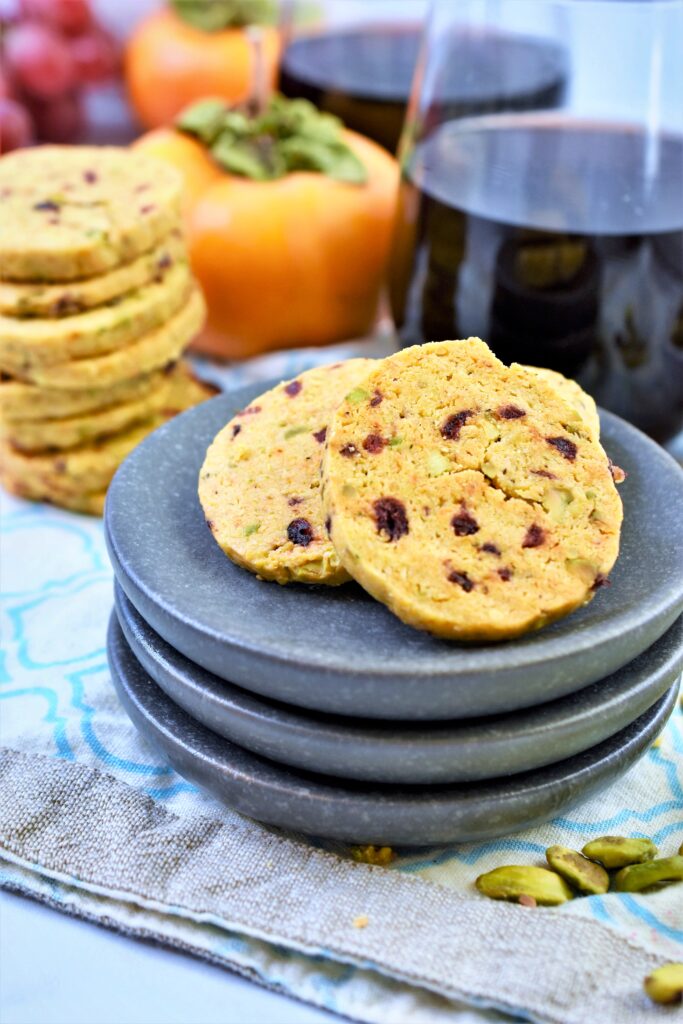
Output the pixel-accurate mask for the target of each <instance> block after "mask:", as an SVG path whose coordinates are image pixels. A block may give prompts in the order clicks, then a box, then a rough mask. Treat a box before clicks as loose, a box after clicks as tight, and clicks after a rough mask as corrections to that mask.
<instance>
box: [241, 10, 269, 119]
mask: <svg viewBox="0 0 683 1024" xmlns="http://www.w3.org/2000/svg"><path fill="white" fill-rule="evenodd" d="M245 33H246V36H247V39H248V40H249V45H250V46H251V52H252V76H251V92H250V94H249V96H248V97H247V109H248V111H249V113H250V114H251V115H252V116H253V117H256V116H258V115H259V114H261V113H263V111H264V110H265V108H266V104H267V102H268V91H269V90H268V74H267V69H266V59H265V52H264V33H263V26H262V25H247V27H246V29H245Z"/></svg>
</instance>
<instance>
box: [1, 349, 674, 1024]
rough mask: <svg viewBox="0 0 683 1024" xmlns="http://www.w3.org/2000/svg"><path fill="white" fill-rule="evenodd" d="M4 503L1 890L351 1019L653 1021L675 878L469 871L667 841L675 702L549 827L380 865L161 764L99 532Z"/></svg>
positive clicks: (279, 365)
mask: <svg viewBox="0 0 683 1024" xmlns="http://www.w3.org/2000/svg"><path fill="white" fill-rule="evenodd" d="M357 354H358V351H357V350H355V351H352V350H351V349H350V348H349V347H348V346H347V347H345V348H344V349H343V350H341V349H340V348H339V347H337V348H336V349H329V350H327V351H326V352H325V353H324V355H322V354H320V353H288V354H287V355H286V356H274V357H269V358H268V359H265V360H262V361H260V362H259V363H256V364H247V365H246V366H244V367H242V368H241V369H240V371H239V372H235V371H231V370H226V371H223V381H222V382H223V384H224V386H226V387H230V386H238V385H241V384H244V383H246V382H247V380H249V379H251V380H255V379H258V378H259V377H262V378H263V379H267V378H272V377H274V376H278V375H280V376H282V377H289V376H292V375H294V374H297V373H300V372H301V371H302V370H304V369H306V368H308V367H309V366H311V365H313V363H314V361H315V360H316V359H318V360H320V359H321V358H324V359H325V360H326V361H330V362H332V361H334V360H336V359H338V358H339V357H340V355H342V356H344V357H345V356H347V355H357ZM363 354H376V353H368V352H367V350H365V351H364V352H363ZM205 370H206V367H205ZM3 500H4V508H3V510H2V534H1V537H0V543H1V545H2V604H1V615H2V632H3V637H4V639H5V645H4V654H3V659H2V661H0V718H1V721H2V744H3V748H2V751H1V752H0V885H2V886H3V887H6V888H8V889H11V890H14V891H17V892H20V893H24V894H26V895H28V896H31V897H33V898H35V899H38V900H41V901H43V902H45V903H47V904H49V905H51V906H53V907H55V908H56V909H61V910H63V911H67V912H69V913H72V914H76V915H80V916H81V917H83V918H86V919H89V920H95V921H99V922H101V923H103V924H106V925H107V926H109V927H112V928H116V929H118V930H120V931H122V932H124V933H127V934H130V935H132V936H145V937H149V938H153V939H155V940H156V941H159V942H161V943H165V944H167V945H169V946H172V947H175V948H179V949H182V950H185V951H186V952H188V953H191V954H194V955H197V956H200V957H203V958H205V959H207V960H209V961H211V962H213V963H215V964H217V965H219V966H222V967H225V968H228V969H230V970H233V971H236V972H239V973H240V974H242V975H245V976H246V977H249V978H251V979H252V980H254V981H256V982H259V983H260V984H262V985H265V986H267V987H269V988H272V989H275V990H278V991H281V992H283V993H287V994H290V995H293V996H296V997H298V998H299V999H303V1000H305V1001H307V1002H310V1003H312V1004H315V1005H317V1006H320V1007H324V1008H325V1009H328V1010H330V1011H333V1012H336V1013H338V1014H341V1015H342V1016H345V1017H347V1018H351V1019H354V1020H358V1021H367V1022H378V1024H379V1022H381V1024H389V1022H390V1024H409V1022H410V1024H422V1022H435V1024H436V1022H446V1021H448V1022H456V1024H474V1022H483V1021H492V1020H495V1021H502V1020H508V1019H510V1018H516V1019H519V1018H521V1019H524V1020H531V1021H539V1022H552V1024H585V1022H586V1021H600V1022H601V1024H643V1022H647V1021H650V1020H652V1021H658V1020H660V1019H662V1014H663V1013H664V1012H665V1011H663V1010H662V1009H661V1008H659V1007H657V1006H655V1005H654V1004H653V1003H651V1002H650V1000H649V999H648V997H647V995H646V994H645V992H644V991H643V980H644V978H645V977H646V976H647V975H648V974H650V973H651V972H652V971H653V970H654V969H655V968H657V967H658V966H659V965H661V964H663V963H665V962H667V961H671V960H674V961H675V960H678V961H680V960H683V885H681V884H678V885H672V886H668V887H665V888H662V889H660V890H658V891H651V892H648V893H647V894H646V895H642V894H639V893H633V892H623V893H622V892H610V893H607V894H606V895H590V896H586V897H585V898H581V899H574V900H570V901H569V902H567V903H563V904H562V905H561V906H558V907H540V906H539V907H534V906H523V905H518V904H513V903H505V902H498V901H494V900H490V899H487V898H486V896H484V895H482V894H481V893H480V892H478V891H477V889H476V888H475V886H474V880H475V878H476V877H477V876H480V875H481V874H483V873H485V872H488V871H490V870H492V869H494V868H497V867H499V866H500V865H502V864H509V863H517V864H529V865H540V864H542V863H544V861H545V851H546V849H547V848H548V847H551V846H553V847H558V848H559V847H569V848H571V849H580V848H581V847H582V846H584V844H586V843H588V842H589V841H590V840H591V839H595V838H597V837H599V836H603V835H605V834H620V835H625V836H634V837H642V838H649V839H651V840H653V841H654V842H655V843H656V844H657V845H658V847H659V849H660V856H667V855H668V853H669V852H671V853H675V852H676V851H677V850H678V848H679V846H680V844H681V842H682V841H683V714H682V713H681V709H680V707H678V708H677V710H676V711H675V712H674V715H673V717H672V719H671V721H670V722H669V724H668V726H667V728H666V730H665V732H664V733H663V735H662V736H661V737H660V739H659V741H658V742H657V744H656V745H655V746H654V747H653V748H652V749H651V750H650V751H649V752H648V754H647V755H646V756H645V757H644V758H643V759H642V760H641V761H640V762H639V763H638V764H637V765H636V766H635V767H634V768H632V769H631V770H630V771H629V772H628V773H627V775H626V776H625V777H624V778H622V779H620V780H619V781H617V782H616V783H614V784H612V785H611V786H610V787H609V788H608V789H607V790H605V791H603V792H602V793H600V794H599V795H598V796H593V797H591V798H589V799H586V800H584V801H583V802H582V803H580V804H579V805H577V806H576V807H574V808H573V810H572V811H571V812H570V813H567V814H565V815H564V816H563V817H561V818H557V819H555V820H553V821H551V822H548V823H547V824H545V825H542V826H539V827H536V828H532V829H528V830H526V831H524V832H520V833H516V834H515V835H512V836H509V837H506V838H503V839H498V840H496V841H489V842H483V843H466V844H462V845H459V846H453V847H449V848H447V849H443V848H440V849H428V850H422V851H420V852H419V853H415V852H414V851H401V850H398V851H396V853H397V857H396V859H395V860H393V862H392V863H391V864H390V865H389V866H381V865H373V864H367V863H359V862H357V861H356V860H354V859H353V857H352V855H351V852H350V851H349V849H348V848H345V847H341V846H337V845H335V844H331V843H326V844H321V843H318V842H314V841H311V840H310V839H307V838H304V837H300V836H294V835H285V834H283V833H281V832H278V831H276V830H275V829H270V828H267V827H264V826H261V825H259V824H257V823H255V822H253V821H250V820H248V819H246V818H243V817H241V816H240V815H238V814H236V813H233V812H231V811H229V810H227V809H226V808H224V807H222V806H221V805H220V804H218V803H217V802H216V801H215V800H213V799H212V798H211V797H209V796H207V795H205V794H203V793H202V792H201V791H199V790H198V789H197V788H196V787H195V786H193V785H191V784H189V783H188V782H186V781H184V780H183V779H182V778H181V777H180V776H178V775H176V774H175V773H174V772H173V770H172V769H171V768H169V767H168V765H167V764H165V763H164V762H163V761H162V759H161V758H160V756H159V755H158V754H157V753H156V751H155V750H154V749H153V748H151V747H150V746H149V745H148V744H147V743H146V741H144V740H143V739H142V738H141V737H140V736H139V735H138V733H137V732H136V730H135V728H134V727H133V725H132V724H131V722H130V721H129V719H128V717H127V715H126V714H125V712H124V711H123V709H122V707H121V706H120V704H119V702H118V699H117V697H116V694H115V692H114V689H113V687H112V684H111V680H110V677H109V671H108V667H107V661H106V656H105V649H104V648H105V634H106V627H107V621H108V618H109V614H110V611H111V606H112V581H113V576H112V571H111V568H110V566H109V562H108V558H107V554H106V549H105V544H104V539H103V535H102V527H101V523H100V522H99V521H97V520H92V519H89V518H85V517H81V516H76V515H72V514H69V513H67V512H63V511H60V510H57V509H53V508H50V507H48V506H38V505H31V504H28V503H25V502H22V501H19V500H16V499H13V498H12V499H10V498H4V499H3ZM65 837H67V838H68V842H65V841H64V840H65ZM557 856H560V854H557Z"/></svg>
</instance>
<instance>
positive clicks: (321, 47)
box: [280, 24, 566, 152]
mask: <svg viewBox="0 0 683 1024" xmlns="http://www.w3.org/2000/svg"><path fill="white" fill-rule="evenodd" d="M420 38H421V27H420V26H419V25H410V24H407V25H406V24H402V25H390V24H384V25H383V24H370V25H366V26H353V27H349V28H339V29H336V30H329V31H325V32H321V33H320V34H317V35H307V36H301V37H300V38H295V39H294V40H293V41H292V42H291V43H290V44H289V46H287V48H286V49H285V53H284V56H283V59H282V66H281V71H280V89H281V90H282V92H283V93H284V94H285V95H286V96H291V97H296V96H299V97H303V98H304V99H308V100H311V101H312V102H313V103H315V104H316V106H318V107H320V108H321V109H323V110H327V111H329V112H330V113H332V114H336V115H337V116H338V117H341V118H342V120H343V121H344V122H345V124H346V126H347V127H348V128H352V129H354V130H355V131H358V132H361V133H362V134H364V135H368V136H370V138H372V139H375V141H376V142H379V143H380V144H381V145H383V146H385V147H386V148H387V149H389V150H391V151H392V152H394V151H395V150H396V147H397V145H398V141H399V137H400V134H401V129H402V126H403V120H404V117H405V112H406V105H407V102H408V96H409V94H410V88H411V83H412V80H413V73H414V71H415V66H416V63H417V59H418V53H419V47H420ZM454 45H455V46H456V47H457V53H458V66H457V68H453V69H451V74H450V76H449V75H448V74H447V76H446V80H445V82H444V84H443V94H444V101H443V103H444V106H445V110H446V113H447V115H448V116H449V117H462V116H471V115H474V114H481V113H484V112H486V111H493V110H533V109H539V108H547V107H555V106H557V105H558V104H559V102H560V101H561V99H562V97H563V95H564V87H565V77H566V66H565V65H566V61H565V55H564V52H563V51H562V50H561V49H560V47H558V46H556V45H555V44H554V43H551V42H547V41H544V40H540V39H532V38H530V37H527V36H524V35H521V34H513V33H506V32H499V31H494V30H491V29H480V30H477V31H472V30H465V29H463V30H461V31H460V32H459V33H458V38H457V40H456V41H455V43H454ZM442 113H443V111H442Z"/></svg>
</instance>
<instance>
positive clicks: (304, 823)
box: [108, 615, 678, 846]
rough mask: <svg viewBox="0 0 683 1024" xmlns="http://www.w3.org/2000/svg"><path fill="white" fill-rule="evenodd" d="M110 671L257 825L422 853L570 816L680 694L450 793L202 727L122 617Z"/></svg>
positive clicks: (179, 759) (200, 780)
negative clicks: (361, 774)
mask: <svg viewBox="0 0 683 1024" xmlns="http://www.w3.org/2000/svg"><path fill="white" fill-rule="evenodd" d="M108 656H109V665H110V668H111V671H112V678H113V680H114V684H115V686H116V689H117V691H118V694H119V697H120V698H121V700H122V702H123V705H124V707H125V709H126V711H127V712H128V714H129V715H130V717H131V719H132V721H133V722H134V723H135V725H136V726H137V727H138V729H140V731H141V732H142V733H143V734H144V735H145V736H146V737H147V738H148V739H149V740H150V741H151V742H152V743H153V744H154V745H155V746H157V747H158V748H159V749H160V750H161V751H162V752H163V754H164V755H165V757H166V758H167V759H168V760H169V762H170V763H171V764H172V765H173V767H174V768H175V769H176V771H178V772H179V773H180V774H181V775H184V776H185V777H186V778H188V779H190V780H191V781H192V782H195V783H196V784H197V785H199V786H203V787H204V788H205V789H207V790H209V791H210V792H211V793H213V794H214V796H216V797H218V798H219V799H220V800H222V801H223V802H224V803H226V804H228V806H230V807H232V808H234V809H235V810H237V811H240V812H241V813H242V814H247V815H249V817H251V818H256V819H257V820H259V821H264V822H267V823H268V824H270V825H278V826H281V827H283V828H287V829H290V830H295V831H300V832H307V833H309V834H313V835H317V836H323V837H325V838H329V839H338V840H342V841H345V842H352V843H353V842H356V843H379V844H385V843H386V844H389V845H397V846H398V845H411V846H413V845H414V846H424V845H432V844H434V843H450V842H465V841H467V840H475V839H488V838H493V837H495V836H501V835H507V834H508V833H510V832H514V831H517V830H518V829H522V828H527V827H528V826H530V825H535V824H537V823H538V822H541V821H545V820H547V819H549V818H553V817H555V816H556V815H558V814H560V813H562V812H563V811H564V810H566V808H567V807H569V806H571V804H573V803H575V802H576V801H577V800H578V799H579V798H581V797H583V796H587V795H588V794H589V793H591V792H594V791H595V790H597V789H600V788H602V787H603V786H605V785H607V784H608V783H609V782H610V781H611V780H612V779H614V778H615V777H616V776H618V775H621V774H622V773H623V772H625V771H626V770H627V769H628V768H630V767H631V765H632V764H633V763H634V762H635V761H637V759H638V758H639V757H640V756H641V755H642V754H643V753H645V751H646V750H647V748H648V747H649V745H650V744H651V743H652V741H653V740H654V739H655V737H656V736H657V735H658V734H659V732H660V731H661V729H662V728H663V726H664V724H665V722H666V720H667V718H668V717H669V715H670V713H671V711H672V710H673V708H674V706H675V701H676V697H677V693H678V687H677V686H674V687H672V688H671V690H670V691H669V692H668V693H667V694H666V695H665V696H664V697H662V698H661V699H660V700H659V701H658V702H657V704H655V705H654V707H653V708H651V709H650V710H649V711H646V712H645V714H644V715H642V716H641V717H640V718H639V719H638V720H637V721H636V722H634V723H633V725H630V726H629V727H628V728H626V729H624V730H623V731H622V732H620V733H617V735H616V736H613V737H612V738H611V739H609V740H605V742H604V743H601V744H599V745H598V746H596V747H592V748H591V749H590V750H587V751H586V752H585V753H583V754H578V755H577V756H576V757H572V758H569V759H568V760H565V761H560V762H559V763H558V764H555V765H552V766H550V767H546V768H540V769H537V770H536V771H533V772H524V774H522V775H514V776H512V777H511V778H506V779H493V780H491V781H488V782H478V783H474V782H468V783H461V784H459V785H450V786H432V787H427V786H400V787H399V786H380V785H378V784H368V783H359V782H341V781H340V782H337V781H333V780H332V779H330V778H326V777H324V776H321V775H314V774H313V773H311V772H304V771H301V770H295V769H293V768H286V767H283V766H282V765H278V764H276V763H275V762H274V761H268V760H266V759H265V758H262V757H259V756H257V755H256V754H252V753H250V752H249V751H247V750H244V749H243V748H242V747H238V746H237V745H236V744H234V743H230V742H229V741H228V740H226V739H223V737H221V736H217V735H216V734H215V733H213V732H211V731H210V730H209V729H206V728H205V727H204V726H203V725H199V724H198V723H197V722H195V721H194V720H193V719H192V718H190V717H189V715H187V714H186V713H185V712H184V711H182V710H181V709H180V708H179V707H177V705H175V704H174V703H173V702H172V701H171V700H169V698H168V697H167V696H166V694H165V693H164V692H163V691H162V690H161V689H160V688H159V687H158V686H156V685H155V684H154V683H153V682H152V680H151V679H150V678H149V675H148V674H147V672H145V670H144V669H143V668H142V666H141V665H140V663H139V662H138V661H137V660H136V658H135V657H134V656H133V654H132V652H131V650H130V648H129V647H128V644H127V643H126V641H125V639H124V637H123V634H122V633H121V629H120V626H119V624H118V621H117V619H116V616H115V615H112V620H111V623H110V627H109V636H108Z"/></svg>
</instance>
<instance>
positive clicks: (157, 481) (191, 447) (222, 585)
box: [105, 385, 683, 720]
mask: <svg viewBox="0 0 683 1024" xmlns="http://www.w3.org/2000/svg"><path fill="white" fill-rule="evenodd" d="M263 386H264V387H265V386H266V385H263ZM256 393H257V389H256V388H253V387H251V388H248V389H243V390H241V391H236V392H232V393H230V394H227V395H221V396H219V397H218V398H215V399H213V400H212V401H210V402H206V403H204V404H203V405H200V406H199V407H198V408H196V409H192V410H190V411H189V412H187V413H184V414H183V415H182V416H178V417H177V418H176V419H174V420H172V421H171V422H170V423H168V424H167V425H165V426H163V427H161V429H159V430H157V431H156V432H155V433H154V434H152V435H151V436H150V437H149V438H147V439H146V440H145V441H144V442H143V443H142V444H141V445H140V446H139V447H138V448H136V450H135V451H134V452H133V453H132V455H131V456H129V458H128V459H126V461H125V463H124V464H123V466H122V467H121V468H120V469H119V471H118V472H117V474H116V476H115V478H114V481H113V483H112V484H111V487H110V489H109V494H108V496H107V507H106V513H105V522H106V533H107V538H108V544H109V551H110V555H111V558H112V562H113V564H114V569H115V571H116V573H117V576H118V578H119V581H120V583H121V585H122V586H123V589H124V590H125V591H126V593H127V595H128V597H129V598H130V599H131V601H132V602H133V604H134V605H135V606H136V608H137V609H138V611H139V612H140V613H141V614H142V616H143V617H144V618H145V619H146V621H147V622H149V623H150V625H151V626H152V627H153V628H154V629H155V630H156V631H157V632H158V633H159V634H160V635H161V636H162V637H163V638H164V640H166V641H167V642H168V643H170V644H172V646H173V647H175V648H176V649H177V650H179V651H181V652H182V653H183V654H184V655H186V656H187V657H188V658H190V659H191V660H192V661H194V662H196V663H197V664H199V665H201V666H202V667H203V668H206V669H208V670H209V671H211V672H213V673H215V674H216V675H218V676H220V677H221V678H224V679H228V680H230V681H232V682H234V683H237V684H238V685H239V686H242V687H244V688H246V689H249V690H252V691H254V692H256V693H261V694H263V695H264V696H267V697H271V698H273V699H275V700H280V701H283V702H285V703H287V704H296V705H299V706H302V707H308V708H313V709H315V710H318V711H326V712H332V713H336V714H342V715H358V716H365V717H370V718H383V719H387V718H395V719H411V720H414V719H422V720H426V719H437V718H461V717H471V716H475V715H486V714H494V713H497V712H501V711H509V710H514V709H518V708H523V707H530V706H532V705H534V704H539V703H543V702H545V701H549V700H553V699H555V698H557V697H561V696H564V695H565V694H567V693H572V692H574V691H576V690H579V689H580V688H581V687H582V686H586V685H588V684H589V683H593V682H595V681H596V680H597V679H601V678H603V677H604V676H607V675H610V674H611V673H612V672H614V671H616V669H618V668H620V667H621V666H622V665H625V664H627V663H628V662H629V661H631V660H632V659H633V658H635V657H636V656H637V655H638V654H640V653H641V652H642V651H644V650H645V649H646V648H647V647H649V646H650V645H651V644H653V643H654V642H655V640H657V639H658V638H659V637H660V636H662V634H663V633H665V632H666V630H667V629H668V628H669V626H670V625H671V624H672V623H673V622H674V620H675V619H677V618H678V616H679V615H680V613H681V611H683V517H682V516H681V515H680V509H681V507H682V506H683V473H682V472H681V470H680V469H679V467H678V466H677V465H676V463H675V462H674V461H673V459H672V458H671V457H670V456H668V455H667V454H666V453H665V452H664V451H663V450H662V449H661V448H660V447H659V446H658V445H656V444H654V442H652V441H650V440H649V439H648V438H646V437H645V436H644V435H643V434H641V433H640V432H639V431H637V430H636V429H635V428H633V427H631V426H629V425H628V424H626V423H624V422H623V421H622V420H619V419H618V418H617V417H615V416H611V415H609V414H603V420H602V423H603V437H604V444H605V448H606V449H607V452H608V454H609V455H610V456H611V457H612V459H613V460H614V461H615V462H616V463H618V464H619V465H620V466H623V468H624V469H626V470H627V471H628V472H629V477H628V479H627V480H626V482H625V484H624V485H623V486H622V495H623V499H624V504H625V509H626V519H625V525H624V530H623V543H622V554H621V557H620V559H619V561H618V563H617V566H616V567H615V570H614V573H613V574H612V586H611V587H609V588H605V589H603V590H601V591H600V593H599V594H598V595H597V596H596V598H595V600H594V601H592V602H591V603H590V604H589V605H587V606H585V607H584V608H582V609H580V610H579V611H578V612H576V613H574V614H573V615H570V616H569V617H568V618H565V619H563V620H561V621H560V622H557V623H554V624H553V625H552V626H549V627H548V628H546V629H543V630H541V631H539V632H535V633H531V634H528V635H527V636H525V637H522V638H521V639H519V640H515V641H511V642H508V643H504V644H489V645H480V646H477V647H473V646H470V647H464V646H459V645H456V644H453V643H448V642H446V641H443V640H437V639H434V638H433V637H431V636H429V635H428V634H426V633H421V632H418V631H417V630H415V629H411V628H410V627H409V626H405V625H403V623H401V622H399V620H398V619H396V618H395V617H394V616H393V615H392V614H391V612H389V611H388V610H387V609H386V608H385V607H384V606H383V605H381V604H378V603H377V602H376V601H374V600H373V599H372V598H371V597H369V596H368V595H367V594H366V593H365V592H364V591H363V590H361V588H360V587H358V586H356V585H355V584H348V585H347V586H343V587H330V588H326V587H317V588H313V587H305V586H289V587H280V586H278V585H277V584H274V583H264V582H262V581H260V580H258V579H256V577H255V576H252V575H251V574H250V573H248V572H246V571H245V570H243V569H239V568H238V567H237V566H235V565H233V564H232V563H231V562H230V561H229V560H228V559H227V558H226V557H225V555H223V553H222V552H221V551H220V549H219V548H218V546H217V545H216V544H215V542H214V541H213V539H212V537H211V534H210V533H209V531H208V529H207V528H206V524H205V522H204V517H203V515H202V510H201V507H200V505H199V501H198V499H197V476H198V473H199V468H200V466H201V463H202V461H203V458H204V453H205V450H206V447H207V445H208V444H209V443H210V441H211V440H212V438H213V437H214V435H215V434H216V432H217V431H218V430H219V429H220V428H221V427H222V426H223V424H224V423H225V421H226V420H227V419H228V418H229V417H230V416H232V415H233V413H234V412H235V411H236V410H238V409H239V408H241V407H242V406H243V405H245V404H246V403H248V402H249V401H250V399H252V398H253V397H254V396H255V394H256Z"/></svg>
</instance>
